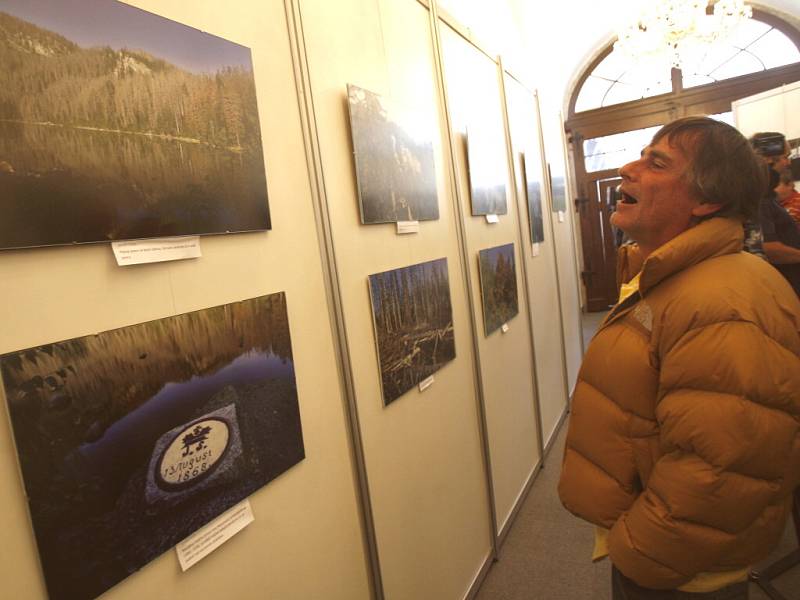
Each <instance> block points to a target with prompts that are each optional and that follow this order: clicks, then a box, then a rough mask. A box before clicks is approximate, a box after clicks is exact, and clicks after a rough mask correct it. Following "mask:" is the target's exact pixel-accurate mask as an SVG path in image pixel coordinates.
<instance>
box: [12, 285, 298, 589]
mask: <svg viewBox="0 0 800 600" xmlns="http://www.w3.org/2000/svg"><path fill="white" fill-rule="evenodd" d="M0 373H2V378H3V385H4V387H5V392H6V398H7V400H8V404H9V414H10V416H11V422H12V425H13V430H14V438H15V442H16V448H17V453H18V454H19V459H20V465H21V470H22V475H23V478H24V481H25V492H26V494H27V497H28V501H29V504H30V514H31V520H32V521H33V529H34V532H35V534H36V541H37V545H38V549H39V553H40V557H41V561H42V566H43V572H44V575H45V579H46V583H47V588H48V594H49V596H50V597H51V598H53V599H54V600H83V599H89V598H94V597H96V596H98V595H100V594H101V593H103V592H104V591H105V590H107V589H108V588H109V587H111V586H112V585H114V584H115V583H117V582H118V581H120V580H122V579H124V578H125V577H126V576H127V575H129V574H130V573H132V572H133V571H135V570H137V569H139V568H141V567H142V566H143V565H145V564H147V563H148V562H149V561H150V560H152V559H153V558H155V557H156V556H158V555H159V554H161V553H162V552H164V551H166V550H167V549H169V548H171V547H172V546H174V545H175V544H176V543H177V542H178V541H180V540H182V539H184V538H185V537H186V536H188V535H189V534H191V533H192V532H194V531H196V530H197V529H198V528H199V527H201V526H202V525H204V524H205V523H207V522H208V521H209V520H211V519H213V518H214V517H216V516H217V515H219V514H221V513H222V512H224V511H225V510H227V509H228V508H230V507H231V506H233V505H234V504H236V503H237V502H239V501H241V500H242V499H244V498H246V497H247V496H249V495H251V494H252V493H254V492H255V491H256V490H258V489H259V488H261V487H263V486H264V485H265V484H267V483H268V482H269V481H271V480H273V479H274V478H276V477H278V476H279V475H281V474H282V473H283V472H285V471H286V470H287V469H289V468H291V467H292V466H293V465H295V464H297V463H298V462H300V461H301V460H303V458H304V456H305V450H304V445H303V435H302V427H301V423H300V409H299V405H298V401H297V387H296V383H295V375H294V364H293V359H292V349H291V339H290V335H289V323H288V315H287V309H286V296H285V294H284V293H283V292H280V293H275V294H271V295H269V296H262V297H259V298H254V299H251V300H245V301H242V302H235V303H233V304H227V305H224V306H217V307H213V308H209V309H206V310H201V311H196V312H192V313H187V314H182V315H177V316H174V317H168V318H165V319H160V320H158V321H151V322H148V323H141V324H139V325H132V326H130V327H124V328H121V329H115V330H112V331H106V332H103V333H100V334H97V335H89V336H85V337H82V338H76V339H72V340H66V341H63V342H57V343H53V344H46V345H43V346H39V347H36V348H30V349H27V350H20V351H17V352H12V353H9V354H6V355H4V356H2V357H0ZM225 407H232V411H233V412H232V414H235V415H236V416H235V418H236V421H237V425H238V431H239V435H240V441H241V452H240V453H238V454H235V455H234V454H233V453H231V454H229V455H228V456H229V458H230V461H229V463H227V464H226V467H225V471H224V473H223V472H222V471H220V473H219V476H217V477H216V478H215V479H214V480H213V482H210V480H208V481H206V483H207V485H206V484H205V483H204V484H203V485H197V486H192V487H189V488H186V489H185V490H183V491H182V492H181V495H180V497H175V496H172V497H166V496H165V497H164V498H163V499H162V500H159V501H158V502H148V501H147V499H146V492H145V489H146V485H147V481H148V476H149V473H148V469H149V465H151V464H155V463H154V462H152V461H151V458H152V456H153V455H154V453H155V452H156V445H157V442H158V440H159V438H161V437H162V436H163V435H164V434H166V433H168V432H170V431H172V430H173V429H174V428H175V427H177V426H180V425H183V424H186V423H190V422H192V421H194V420H196V419H198V418H201V417H203V416H204V415H208V414H210V413H213V412H214V411H216V410H219V409H222V408H225ZM198 481H200V480H199V479H198ZM164 493H165V494H166V492H164Z"/></svg>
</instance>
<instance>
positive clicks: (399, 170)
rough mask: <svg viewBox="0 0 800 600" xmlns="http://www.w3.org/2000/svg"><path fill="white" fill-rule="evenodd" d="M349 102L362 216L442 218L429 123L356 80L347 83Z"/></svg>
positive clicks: (369, 220)
mask: <svg viewBox="0 0 800 600" xmlns="http://www.w3.org/2000/svg"><path fill="white" fill-rule="evenodd" d="M347 104H348V106H349V109H350V130H351V132H352V136H353V152H354V154H355V162H356V179H357V181H358V199H359V205H360V207H361V222H362V223H364V224H370V223H394V222H397V221H431V220H435V219H438V218H439V201H438V197H437V192H436V170H435V167H434V160H433V144H432V142H431V137H430V129H429V128H428V127H427V126H426V125H425V124H424V123H413V122H409V121H408V120H404V119H403V118H402V117H401V116H400V112H399V111H398V110H397V109H395V108H392V107H391V106H389V103H388V102H387V101H386V100H385V99H383V98H382V97H381V96H379V95H378V94H375V93H373V92H370V91H368V90H365V89H363V88H360V87H358V86H355V85H348V86H347ZM406 114H413V112H409V113H406Z"/></svg>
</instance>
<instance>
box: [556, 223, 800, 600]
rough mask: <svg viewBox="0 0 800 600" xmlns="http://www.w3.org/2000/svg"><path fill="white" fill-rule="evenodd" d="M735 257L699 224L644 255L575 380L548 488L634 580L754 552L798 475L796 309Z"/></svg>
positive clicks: (787, 291)
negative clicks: (553, 483)
mask: <svg viewBox="0 0 800 600" xmlns="http://www.w3.org/2000/svg"><path fill="white" fill-rule="evenodd" d="M741 248H742V226H741V224H740V223H739V222H738V221H736V220H733V219H726V218H712V219H709V220H708V221H705V222H702V223H700V224H699V225H697V226H695V227H692V228H691V229H689V230H687V231H685V232H683V233H682V234H681V235H679V236H677V237H676V238H674V239H673V240H671V241H670V242H669V243H667V244H665V245H664V246H662V247H661V248H659V249H658V250H656V251H655V252H654V253H653V254H651V255H650V256H649V257H648V258H647V260H646V261H645V263H644V266H643V268H642V275H641V278H640V287H639V292H638V293H636V294H633V296H631V297H630V298H628V299H626V300H625V301H624V302H622V303H620V304H618V305H617V306H616V307H615V308H614V309H613V310H612V311H611V312H610V313H609V316H608V317H607V318H606V320H605V321H604V323H603V324H602V325H601V327H600V328H599V330H598V332H597V333H596V334H595V337H594V339H593V340H592V342H591V344H590V345H589V348H588V350H587V352H586V355H585V357H584V361H583V365H582V367H581V370H580V373H579V375H578V382H577V384H576V387H575V393H574V396H573V399H572V409H571V416H570V422H569V431H568V434H567V442H566V449H565V453H564V461H563V466H562V473H561V480H560V482H559V494H560V497H561V500H562V502H563V503H564V506H566V508H567V509H568V510H570V511H571V512H573V513H574V514H576V515H577V516H579V517H581V518H583V519H586V520H587V521H590V522H592V523H595V524H597V525H601V526H603V527H607V528H610V529H611V532H610V534H609V550H610V557H611V560H612V561H613V563H614V564H615V565H616V566H617V567H618V568H619V569H620V570H621V571H622V572H623V573H624V574H625V575H627V576H628V577H630V578H631V579H633V580H635V581H636V582H637V583H639V584H640V585H642V586H645V587H649V588H654V589H667V588H674V587H678V586H680V585H683V584H684V583H686V582H687V581H689V580H691V579H692V578H693V577H694V576H695V575H696V574H697V573H699V572H708V571H726V570H733V569H741V568H744V567H747V566H749V565H752V564H753V563H755V562H757V561H758V560H759V559H761V558H763V557H764V556H765V555H767V554H768V553H769V551H770V550H771V549H772V548H773V546H774V545H775V544H776V543H777V541H778V539H779V538H780V535H781V533H782V530H783V527H784V525H785V520H786V516H787V514H788V510H789V506H790V499H791V498H790V497H791V492H792V490H793V489H794V488H795V487H796V486H797V485H798V483H799V482H800V358H799V357H800V302H798V299H797V296H796V295H795V294H794V292H793V291H792V289H791V287H790V286H789V285H788V284H787V283H786V280H785V279H783V277H781V275H780V274H779V273H778V272H777V271H776V270H775V269H773V268H772V267H771V266H770V265H769V264H767V263H766V262H765V261H764V260H762V259H760V258H756V257H754V256H752V255H749V254H746V253H743V252H740V249H741Z"/></svg>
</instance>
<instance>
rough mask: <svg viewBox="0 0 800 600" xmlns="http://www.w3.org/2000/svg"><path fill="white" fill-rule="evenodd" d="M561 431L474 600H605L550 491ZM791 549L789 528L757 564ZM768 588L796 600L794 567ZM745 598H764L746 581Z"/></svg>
mask: <svg viewBox="0 0 800 600" xmlns="http://www.w3.org/2000/svg"><path fill="white" fill-rule="evenodd" d="M598 315H599V316H598ZM603 316H604V314H603V313H593V314H589V315H587V319H586V320H585V323H584V337H586V336H589V337H591V334H592V333H593V332H594V329H595V328H596V327H597V325H598V324H599V322H600V320H601V319H602V317H603ZM587 342H588V340H587ZM566 429H567V424H566V423H565V424H564V425H563V426H562V427H561V430H560V431H559V432H558V433H557V435H556V439H555V441H554V443H553V447H552V449H551V451H550V453H549V455H548V456H547V457H546V459H545V465H544V467H543V468H542V469H541V471H540V472H539V474H538V476H537V478H536V480H535V481H534V483H533V486H532V487H531V489H530V492H529V493H528V496H527V498H525V500H524V501H523V504H522V507H521V509H520V511H519V513H518V514H517V517H516V519H515V521H514V523H513V525H512V526H511V529H510V531H509V533H508V536H507V537H506V539H505V542H504V544H503V545H502V546H501V548H500V552H499V560H498V561H497V562H495V563H494V564H493V565H492V567H491V569H490V570H489V573H488V575H487V576H486V579H485V580H484V582H483V584H482V585H481V588H480V590H479V591H478V594H477V596H476V600H610V598H611V586H610V570H611V567H610V564H609V562H608V560H603V561H600V562H597V563H592V562H591V560H590V555H591V552H592V542H593V536H594V533H593V528H592V526H591V525H589V524H588V523H586V522H584V521H581V520H580V519H577V518H575V517H573V516H572V515H571V514H569V513H568V512H567V511H566V510H565V509H564V508H563V507H562V506H561V503H560V502H559V500H558V495H557V493H556V485H557V483H558V476H559V464H560V462H561V455H562V453H563V449H564V438H565V433H566ZM796 547H797V539H796V537H795V535H794V531H793V528H792V527H790V526H787V529H786V532H785V533H784V536H783V539H782V541H781V543H780V545H779V546H778V547H777V548H776V549H775V551H774V552H773V553H772V555H770V557H768V558H767V560H765V561H764V563H762V566H763V565H764V564H770V563H772V562H774V561H775V560H776V559H778V558H780V557H782V556H784V555H785V554H787V553H788V552H790V551H791V550H793V549H794V548H796ZM774 585H775V587H776V588H777V589H778V590H779V591H780V592H781V593H782V594H783V595H784V596H785V597H786V598H787V600H800V566H797V567H795V568H793V569H791V570H789V571H788V572H786V573H785V574H783V575H782V576H781V577H779V578H777V579H776V580H775V581H774ZM750 600H769V597H768V596H767V595H766V594H765V593H764V592H762V591H761V590H760V589H759V588H758V587H757V586H756V585H755V584H752V583H751V584H750Z"/></svg>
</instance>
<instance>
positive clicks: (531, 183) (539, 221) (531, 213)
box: [522, 154, 544, 244]
mask: <svg viewBox="0 0 800 600" xmlns="http://www.w3.org/2000/svg"><path fill="white" fill-rule="evenodd" d="M537 158H538V157H537V156H536V155H535V154H530V155H528V154H523V155H522V167H523V168H522V172H523V174H524V176H525V192H526V193H527V195H528V222H529V223H530V231H531V243H532V244H538V243H540V242H543V241H544V220H543V217H542V176H541V168H540V167H539V164H538V160H536V159H537Z"/></svg>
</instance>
